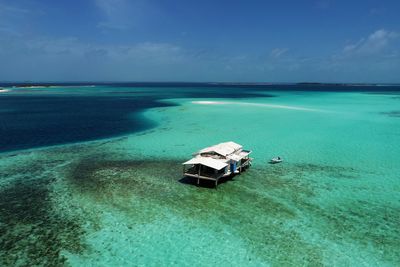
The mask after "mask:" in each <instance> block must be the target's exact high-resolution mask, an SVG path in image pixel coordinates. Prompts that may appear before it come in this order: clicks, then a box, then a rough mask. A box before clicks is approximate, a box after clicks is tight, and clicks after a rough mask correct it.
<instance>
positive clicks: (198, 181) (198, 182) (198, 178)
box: [197, 164, 201, 185]
mask: <svg viewBox="0 0 400 267" xmlns="http://www.w3.org/2000/svg"><path fill="white" fill-rule="evenodd" d="M200 173H201V164H199V172H198V174H197V185H200Z"/></svg>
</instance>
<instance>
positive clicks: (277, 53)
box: [270, 48, 289, 58]
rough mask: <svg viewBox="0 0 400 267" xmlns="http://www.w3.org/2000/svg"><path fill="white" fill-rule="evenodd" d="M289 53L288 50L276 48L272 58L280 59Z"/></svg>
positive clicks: (272, 52) (271, 54)
mask: <svg viewBox="0 0 400 267" xmlns="http://www.w3.org/2000/svg"><path fill="white" fill-rule="evenodd" d="M287 51H289V49H288V48H275V49H273V50H272V51H271V53H270V56H271V57H273V58H279V57H281V56H282V55H284V54H285V53H286V52H287Z"/></svg>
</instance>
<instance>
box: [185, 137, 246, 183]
mask: <svg viewBox="0 0 400 267" xmlns="http://www.w3.org/2000/svg"><path fill="white" fill-rule="evenodd" d="M250 153H251V151H250V150H244V149H243V146H241V145H239V144H237V143H235V142H232V141H230V142H225V143H220V144H217V145H214V146H210V147H206V148H204V149H202V150H200V151H198V152H196V153H195V154H194V155H193V158H192V159H191V160H188V161H186V162H184V163H183V174H184V175H185V176H188V177H194V178H197V184H199V183H200V180H201V179H204V180H212V181H215V186H217V185H218V180H219V179H220V178H222V177H226V176H230V175H235V174H238V173H241V172H242V171H243V170H244V169H246V168H248V167H250V166H251V161H252V158H250V157H249V155H250Z"/></svg>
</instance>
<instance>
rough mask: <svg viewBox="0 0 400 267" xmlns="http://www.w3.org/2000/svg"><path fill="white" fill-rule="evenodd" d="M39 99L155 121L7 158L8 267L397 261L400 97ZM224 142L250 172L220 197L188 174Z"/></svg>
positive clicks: (0, 256) (1, 243)
mask: <svg viewBox="0 0 400 267" xmlns="http://www.w3.org/2000/svg"><path fill="white" fill-rule="evenodd" d="M96 89H99V90H98V91H96ZM43 90H44V91H39V92H37V93H38V94H40V95H42V94H44V95H46V96H47V95H48V94H50V93H51V94H54V90H59V91H60V93H61V94H62V95H67V96H70V95H71V94H73V95H76V94H79V95H81V96H82V95H84V96H90V95H91V94H94V95H95V96H96V97H98V96H99V95H108V96H110V95H109V94H110V93H113V92H114V93H115V92H117V91H118V92H119V97H122V98H126V97H128V98H132V97H133V98H135V97H138V95H140V96H141V97H149V96H150V97H151V101H156V103H157V104H156V105H152V106H151V107H150V106H149V107H148V106H146V107H145V108H143V109H140V110H139V111H137V110H133V111H129V112H131V113H129V114H127V116H128V118H130V119H131V120H133V121H134V122H137V121H138V119H140V120H143V121H147V122H149V123H150V124H148V125H150V126H148V127H141V128H140V129H136V128H132V129H131V130H132V131H131V132H130V133H129V132H128V133H127V132H126V131H125V130H124V131H123V132H122V133H119V134H116V135H114V134H112V135H113V136H107V135H104V136H102V138H101V139H100V138H89V139H91V140H79V142H78V143H69V144H62V145H61V144H59V145H56V146H50V145H54V144H47V145H46V146H39V147H38V146H32V147H31V148H30V149H26V150H15V151H12V152H3V153H2V154H0V173H1V180H0V216H1V221H0V232H1V237H0V260H1V263H2V265H34V264H42V265H51V266H54V265H72V266H110V265H119V266H122V265H127V266H165V265H167V266H169V265H176V266H189V265H195V266H299V265H306V266H398V264H399V263H400V252H399V251H400V250H399V248H400V238H399V236H400V223H399V222H400V195H399V190H400V180H399V178H400V177H399V173H400V165H399V164H398V159H399V158H400V145H399V143H400V119H399V117H398V115H397V114H398V111H399V107H400V102H399V101H400V99H399V95H398V94H393V93H391V94H389V93H381V94H371V93H363V92H347V93H345V92H304V91H279V90H268V91H265V92H264V91H262V90H258V91H257V95H252V94H250V93H246V92H245V91H244V92H245V93H243V91H240V94H239V93H237V94H236V95H235V97H232V98H230V97H228V96H229V94H226V91H224V93H223V94H222V93H221V94H218V92H219V91H221V90H227V89H222V88H213V89H208V91H207V94H204V95H203V94H202V93H201V90H196V89H193V88H189V89H170V90H171V91H170V93H168V91H166V90H168V89H166V88H151V90H150V89H149V91H146V90H147V88H140V89H137V88H136V89H129V88H111V87H101V88H74V89H73V90H72V89H70V91H69V90H68V89H65V88H52V89H43ZM50 90H53V91H50ZM185 90H187V91H186V92H185ZM243 90H244V89H243ZM132 91H134V92H136V93H135V94H133V96H132ZM56 92H58V91H56ZM128 92H129V93H128ZM188 92H190V93H188ZM3 94H4V95H3V96H2V97H7V96H6V94H8V95H9V96H10V95H14V96H15V95H16V94H26V93H25V92H17V91H16V90H15V91H14V92H8V93H3ZM262 94H265V96H266V97H262ZM255 96H256V97H255ZM271 96H274V97H271ZM146 99H148V98H146ZM115 101H118V100H115ZM8 110H10V108H9V109H8ZM125 112H128V110H125ZM117 115H118V116H121V115H120V114H119V113H118V114H117ZM125 119H126V117H125ZM93 127H95V126H93ZM124 129H125V128H124ZM93 139H94V140H93ZM96 139H98V140H96ZM229 140H232V141H235V142H238V143H240V144H243V145H244V146H245V147H246V148H249V149H251V150H253V154H252V155H253V157H254V158H255V159H254V165H253V167H252V168H250V169H249V170H248V171H246V172H245V173H243V174H242V175H240V176H236V177H235V178H234V179H233V180H228V181H226V182H225V183H223V184H221V185H220V186H219V187H218V190H215V189H212V188H210V187H209V185H208V184H206V183H205V184H203V185H202V186H200V187H196V186H194V185H192V184H191V183H190V181H189V180H187V179H182V175H181V171H182V167H181V162H183V161H184V160H186V159H188V158H190V156H191V154H192V153H193V152H195V151H197V150H199V149H200V148H202V147H205V146H209V145H212V144H215V143H218V142H223V141H229ZM277 155H279V156H281V157H283V158H284V159H285V162H284V163H282V164H279V165H269V164H267V161H268V160H269V159H270V158H272V157H274V156H277Z"/></svg>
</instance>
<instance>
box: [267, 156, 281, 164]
mask: <svg viewBox="0 0 400 267" xmlns="http://www.w3.org/2000/svg"><path fill="white" fill-rule="evenodd" d="M282 161H283V159H282V158H281V157H276V158H272V159H271V160H270V161H269V163H270V164H276V163H281V162H282Z"/></svg>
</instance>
